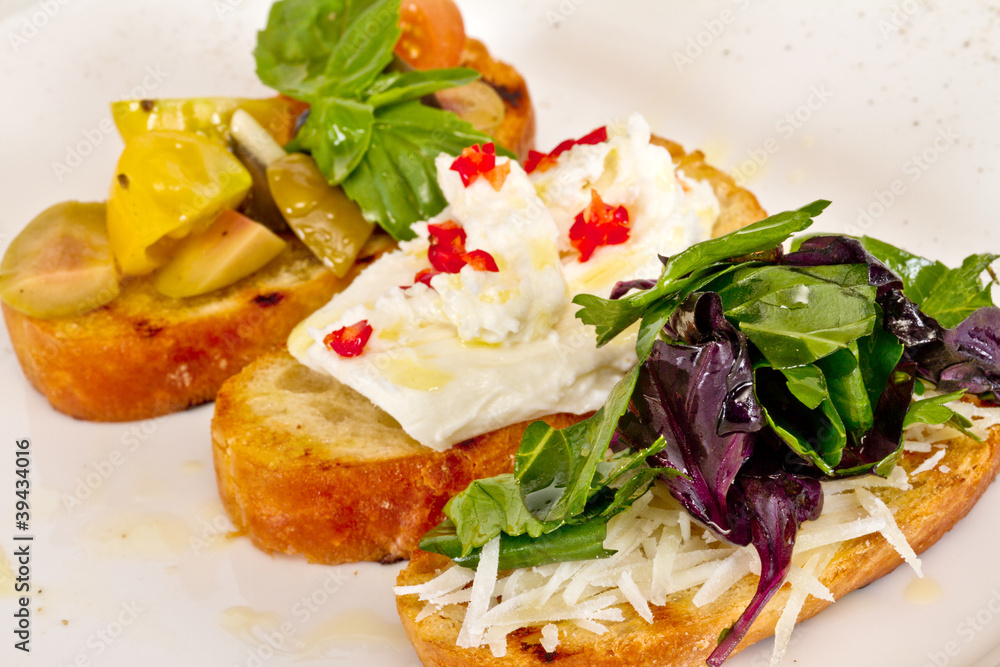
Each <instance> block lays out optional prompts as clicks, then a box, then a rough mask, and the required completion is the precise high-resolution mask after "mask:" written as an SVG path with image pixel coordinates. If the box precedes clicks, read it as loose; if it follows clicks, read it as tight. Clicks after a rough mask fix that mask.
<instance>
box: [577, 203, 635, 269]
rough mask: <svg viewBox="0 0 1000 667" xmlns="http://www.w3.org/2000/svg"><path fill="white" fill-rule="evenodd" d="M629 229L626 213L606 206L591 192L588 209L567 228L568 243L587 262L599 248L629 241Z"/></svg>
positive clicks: (626, 210)
mask: <svg viewBox="0 0 1000 667" xmlns="http://www.w3.org/2000/svg"><path fill="white" fill-rule="evenodd" d="M630 230H631V226H630V223H629V217H628V209H626V208H625V207H624V206H618V207H614V206H611V205H610V204H605V203H604V201H603V200H602V199H601V195H599V194H598V193H597V190H591V191H590V206H588V207H587V208H585V209H583V210H582V211H580V212H579V213H578V214H577V215H576V220H575V221H574V222H573V226H572V227H570V228H569V242H570V245H572V246H573V247H574V248H576V250H577V251H579V253H580V261H581V262H586V261H587V260H588V259H590V257H591V255H593V254H594V251H595V250H597V249H598V248H600V247H601V246H606V245H619V244H621V243H625V242H626V241H628V235H629V231H630Z"/></svg>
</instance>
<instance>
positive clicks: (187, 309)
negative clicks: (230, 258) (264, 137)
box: [3, 239, 348, 422]
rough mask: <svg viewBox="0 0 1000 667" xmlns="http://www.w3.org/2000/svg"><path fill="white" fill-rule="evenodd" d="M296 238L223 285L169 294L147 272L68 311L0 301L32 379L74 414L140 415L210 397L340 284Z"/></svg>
mask: <svg viewBox="0 0 1000 667" xmlns="http://www.w3.org/2000/svg"><path fill="white" fill-rule="evenodd" d="M347 282H348V281H347V280H346V279H345V280H340V279H338V278H337V277H336V276H334V275H333V273H331V272H330V271H328V270H326V269H325V268H324V267H323V265H322V264H320V263H319V262H318V261H317V260H316V259H315V258H314V257H313V255H312V253H311V252H309V250H308V249H307V248H306V247H305V246H304V245H302V244H301V243H300V242H299V241H297V240H292V239H289V244H288V247H287V248H286V249H285V250H284V251H283V252H282V253H281V254H280V255H278V257H276V258H275V259H274V260H272V261H271V262H270V263H269V264H268V265H267V266H266V267H265V268H263V269H261V270H260V271H257V272H255V273H254V274H253V275H251V276H248V277H247V278H244V279H243V280H241V281H239V282H237V283H235V284H233V285H231V286H229V287H226V288H224V289H222V290H218V291H215V292H212V293H210V294H205V295H203V296H198V297H191V298H187V299H170V298H168V297H165V296H163V295H162V294H160V293H159V292H157V291H156V289H155V288H154V287H153V283H152V281H151V280H150V279H149V278H137V279H132V280H128V281H126V282H125V283H124V284H123V285H122V290H121V293H120V294H119V295H118V297H117V298H116V299H115V300H114V301H112V302H111V303H109V304H107V305H106V306H102V307H101V308H98V309H96V310H92V311H90V312H88V313H84V314H83V315H77V316H74V317H62V318H56V319H40V318H36V317H31V316H30V315H26V314H24V313H22V312H20V311H18V310H15V309H13V308H11V307H10V306H8V305H7V304H6V303H5V304H3V314H4V319H5V320H6V322H7V330H8V332H9V334H10V340H11V343H12V345H13V347H14V351H15V352H16V353H17V358H18V360H19V361H20V362H21V368H22V369H23V371H24V374H25V376H26V377H27V378H28V380H29V381H30V382H31V384H32V385H33V386H34V387H35V388H36V389H37V390H38V391H39V392H41V393H42V394H43V395H44V396H45V397H46V398H47V399H48V400H49V402H50V403H51V404H52V406H53V407H54V408H55V409H56V410H59V411H60V412H64V413H66V414H68V415H70V416H71V417H76V418H77V419H87V420H91V421H115V422H117V421H131V420H137V419H147V418H150V417H156V416H158V415H164V414H168V413H171V412H177V411H178V410H184V409H185V408H187V407H189V406H192V405H197V404H199V403H204V402H205V401H211V400H212V399H213V398H215V393H216V392H217V391H218V389H219V386H220V385H221V384H222V382H223V380H225V379H226V378H227V377H229V376H230V375H232V374H233V373H236V372H238V371H239V370H240V369H241V368H243V367H244V366H245V365H247V363H249V362H250V361H252V360H253V359H255V358H256V357H258V356H260V355H261V354H262V353H264V352H265V351H266V350H268V349H270V348H272V347H274V346H275V345H278V344H280V343H281V342H283V341H284V339H285V338H286V337H287V336H288V332H289V331H291V329H292V327H294V326H295V325H296V324H298V323H299V322H300V321H301V320H302V319H303V318H304V317H306V316H307V315H309V313H311V312H312V311H314V310H316V309H317V308H319V307H320V306H321V305H323V304H324V303H326V302H327V301H328V300H329V299H330V297H331V296H332V295H333V294H334V292H335V291H337V290H338V289H340V288H341V287H342V286H344V285H346V284H347Z"/></svg>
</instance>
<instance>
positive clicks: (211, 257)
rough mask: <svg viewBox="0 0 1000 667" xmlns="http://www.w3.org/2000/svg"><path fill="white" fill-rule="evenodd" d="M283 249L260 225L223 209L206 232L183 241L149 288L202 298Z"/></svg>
mask: <svg viewBox="0 0 1000 667" xmlns="http://www.w3.org/2000/svg"><path fill="white" fill-rule="evenodd" d="M284 248H285V242H284V241H283V240H282V239H281V238H280V237H279V236H277V235H276V234H274V233H273V232H272V231H271V230H269V229H268V228H267V227H265V226H264V225H261V224H258V223H256V222H254V221H253V220H251V219H250V218H248V217H246V216H245V215H241V214H239V213H237V212H236V211H233V210H230V209H225V210H223V211H222V212H221V213H219V215H217V216H216V217H215V220H214V221H213V222H212V224H211V226H210V227H209V228H208V229H207V230H206V231H204V232H202V233H200V234H192V235H191V236H189V237H187V238H186V239H184V241H183V242H182V243H181V245H180V246H179V247H178V248H177V250H176V252H175V253H174V256H173V257H172V258H171V259H170V261H169V262H167V263H166V264H165V265H163V267H162V268H160V269H159V270H158V271H157V272H156V273H155V274H153V285H155V286H156V289H158V290H159V291H160V292H162V293H163V294H166V295H167V296H169V297H173V298H182V297H187V296H196V295H198V294H205V293H206V292H211V291H213V290H217V289H219V288H221V287H226V286H227V285H231V284H233V283H235V282H236V281H237V280H239V279H241V278H244V277H246V276H248V275H250V274H251V273H253V272H254V271H256V270H257V269H260V268H262V267H263V266H264V265H265V264H267V263H268V262H270V261H271V260H272V259H274V258H275V257H277V256H278V254H279V253H280V252H281V251H282V250H283V249H284Z"/></svg>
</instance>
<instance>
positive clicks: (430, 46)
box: [395, 0, 465, 69]
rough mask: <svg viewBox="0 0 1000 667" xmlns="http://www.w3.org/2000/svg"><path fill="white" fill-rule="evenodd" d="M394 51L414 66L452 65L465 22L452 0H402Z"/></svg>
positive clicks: (458, 52)
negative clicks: (398, 31)
mask: <svg viewBox="0 0 1000 667" xmlns="http://www.w3.org/2000/svg"><path fill="white" fill-rule="evenodd" d="M399 27H400V28H401V29H402V34H400V36H399V41H398V42H396V49H395V51H396V55H398V56H399V57H400V58H402V59H403V60H405V61H406V62H407V63H408V64H409V65H410V66H412V67H414V68H416V69H439V68H445V67H456V66H457V65H458V63H459V60H460V59H461V57H462V50H463V49H464V48H465V23H464V22H463V21H462V12H460V11H459V9H458V7H457V6H456V5H455V3H454V2H452V0H403V2H402V4H401V5H400V6H399Z"/></svg>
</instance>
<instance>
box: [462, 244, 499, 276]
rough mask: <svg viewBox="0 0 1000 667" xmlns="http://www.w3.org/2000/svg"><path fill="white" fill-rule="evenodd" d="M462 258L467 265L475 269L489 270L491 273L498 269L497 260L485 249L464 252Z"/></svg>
mask: <svg viewBox="0 0 1000 667" xmlns="http://www.w3.org/2000/svg"><path fill="white" fill-rule="evenodd" d="M464 258H465V261H466V263H468V265H469V266H471V267H472V268H473V269H475V270H476V271H490V272H492V273H496V272H498V271H499V270H500V269H499V268H497V261H496V260H495V259H493V255H491V254H490V253H488V252H486V251H485V250H473V251H472V252H469V253H466V254H465V255H464Z"/></svg>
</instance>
